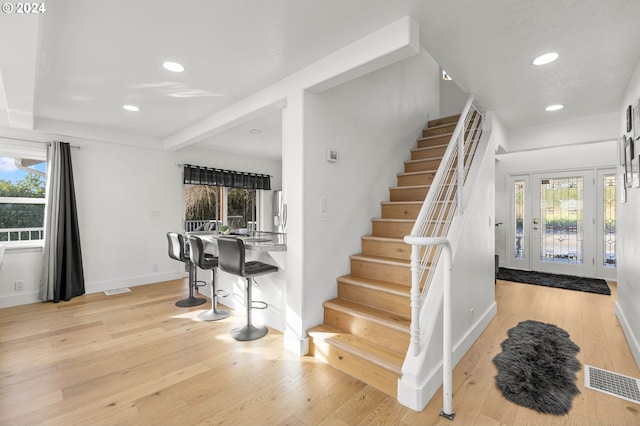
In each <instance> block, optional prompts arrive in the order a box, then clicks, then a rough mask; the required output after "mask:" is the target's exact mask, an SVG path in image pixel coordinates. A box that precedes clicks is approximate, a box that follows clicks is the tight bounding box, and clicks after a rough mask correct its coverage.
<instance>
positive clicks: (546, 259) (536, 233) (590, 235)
mask: <svg viewBox="0 0 640 426" xmlns="http://www.w3.org/2000/svg"><path fill="white" fill-rule="evenodd" d="M533 185H534V186H533V190H532V191H531V192H532V194H531V195H532V205H533V211H534V216H533V217H532V218H531V224H530V225H531V230H532V232H531V236H532V238H531V253H532V259H531V268H532V269H533V270H536V271H541V272H552V273H561V274H571V275H578V276H593V275H594V273H595V271H594V263H595V261H594V253H595V249H594V224H595V219H594V214H593V213H594V212H593V206H595V202H594V201H595V200H594V194H593V173H592V172H591V171H578V172H568V173H566V172H565V173H546V174H538V175H533Z"/></svg>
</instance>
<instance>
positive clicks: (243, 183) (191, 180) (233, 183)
mask: <svg viewBox="0 0 640 426" xmlns="http://www.w3.org/2000/svg"><path fill="white" fill-rule="evenodd" d="M184 183H185V184H189V185H210V186H226V187H227V188H242V189H266V190H270V189H271V177H270V176H269V175H262V174H258V173H245V172H236V171H233V170H222V169H211V168H208V167H200V166H192V165H190V164H185V165H184Z"/></svg>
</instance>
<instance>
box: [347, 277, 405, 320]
mask: <svg viewBox="0 0 640 426" xmlns="http://www.w3.org/2000/svg"><path fill="white" fill-rule="evenodd" d="M338 297H339V298H341V299H346V300H351V301H352V302H356V303H360V304H363V305H366V306H370V307H372V308H376V309H382V310H383V311H387V312H392V313H394V314H397V315H402V316H405V317H410V316H411V301H410V299H409V288H408V287H407V294H406V295H403V296H400V295H397V294H393V293H387V292H384V291H379V290H376V289H372V288H368V287H363V286H359V285H355V284H352V283H349V282H340V281H339V282H338Z"/></svg>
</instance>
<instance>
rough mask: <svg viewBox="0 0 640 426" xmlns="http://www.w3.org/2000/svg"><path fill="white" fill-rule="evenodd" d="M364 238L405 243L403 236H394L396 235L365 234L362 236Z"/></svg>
mask: <svg viewBox="0 0 640 426" xmlns="http://www.w3.org/2000/svg"><path fill="white" fill-rule="evenodd" d="M360 239H362V240H371V241H381V242H387V243H404V239H403V238H394V237H378V236H377V235H363V236H362V237H360Z"/></svg>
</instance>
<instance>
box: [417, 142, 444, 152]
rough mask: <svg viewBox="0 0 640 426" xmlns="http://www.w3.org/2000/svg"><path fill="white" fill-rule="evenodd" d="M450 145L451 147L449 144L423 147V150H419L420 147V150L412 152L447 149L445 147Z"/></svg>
mask: <svg viewBox="0 0 640 426" xmlns="http://www.w3.org/2000/svg"><path fill="white" fill-rule="evenodd" d="M448 145H449V144H446V143H442V144H439V145H431V146H425V147H422V148H419V147H418V148H413V149H412V150H411V151H412V152H413V151H430V150H432V149H438V148H445V147H447V146H448Z"/></svg>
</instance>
